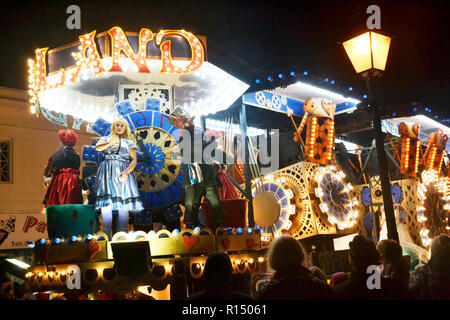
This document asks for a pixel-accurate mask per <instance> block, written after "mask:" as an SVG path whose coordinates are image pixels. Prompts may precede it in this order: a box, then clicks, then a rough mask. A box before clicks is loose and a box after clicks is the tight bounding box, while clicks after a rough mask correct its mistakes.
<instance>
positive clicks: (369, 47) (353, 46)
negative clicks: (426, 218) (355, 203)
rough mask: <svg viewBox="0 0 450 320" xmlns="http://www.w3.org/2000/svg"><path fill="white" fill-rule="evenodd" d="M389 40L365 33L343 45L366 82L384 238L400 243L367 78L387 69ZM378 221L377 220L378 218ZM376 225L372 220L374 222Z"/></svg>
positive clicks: (378, 122) (376, 108)
mask: <svg viewBox="0 0 450 320" xmlns="http://www.w3.org/2000/svg"><path fill="white" fill-rule="evenodd" d="M390 43H391V38H390V37H388V36H385V35H382V34H379V33H376V32H373V31H368V32H366V33H363V34H361V35H359V36H356V37H354V38H352V39H350V40H348V41H345V42H344V43H343V46H344V49H345V51H346V53H347V55H348V57H349V58H350V61H351V63H352V65H353V67H354V68H355V71H356V73H358V74H360V75H361V76H362V77H363V78H364V79H365V81H366V85H367V91H368V92H367V94H368V101H369V104H368V105H369V106H372V112H373V113H372V121H373V127H374V130H375V142H376V147H377V154H378V167H379V170H380V180H381V190H382V193H383V203H384V213H385V216H386V226H387V233H388V234H387V235H388V238H389V239H392V240H395V241H397V242H399V239H398V232H397V223H396V221H395V213H394V205H393V203H392V194H391V183H390V179H389V173H388V165H387V159H386V152H385V149H384V138H383V133H382V131H381V116H380V109H379V106H378V105H375V104H374V103H373V95H372V90H371V88H370V83H369V81H370V78H371V77H376V76H380V75H381V74H382V73H383V71H384V70H385V68H386V62H387V56H388V52H389V45H390ZM374 218H375V215H374ZM377 218H378V217H377ZM374 222H375V221H374Z"/></svg>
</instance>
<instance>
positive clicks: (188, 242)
mask: <svg viewBox="0 0 450 320" xmlns="http://www.w3.org/2000/svg"><path fill="white" fill-rule="evenodd" d="M182 239H183V243H184V246H185V247H186V250H187V252H189V251H191V249H192V247H194V246H195V245H196V244H197V242H198V241H199V240H200V239H199V238H198V237H189V236H188V235H183V237H182Z"/></svg>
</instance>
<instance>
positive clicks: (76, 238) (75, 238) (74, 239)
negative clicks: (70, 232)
mask: <svg viewBox="0 0 450 320" xmlns="http://www.w3.org/2000/svg"><path fill="white" fill-rule="evenodd" d="M70 240H72V242H75V241H77V240H78V237H77V236H72V237H71V238H70Z"/></svg>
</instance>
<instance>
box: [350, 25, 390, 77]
mask: <svg viewBox="0 0 450 320" xmlns="http://www.w3.org/2000/svg"><path fill="white" fill-rule="evenodd" d="M390 43H391V38H390V37H387V36H384V35H382V34H379V33H376V32H373V31H368V32H366V33H363V34H362V35H359V36H357V37H354V38H352V39H350V40H348V41H345V42H344V43H343V46H344V49H345V52H347V55H348V57H349V58H350V61H351V62H352V64H353V67H354V68H355V71H356V73H359V74H361V75H362V76H363V77H364V78H369V77H370V76H377V75H380V74H381V73H382V72H383V71H384V69H385V68H386V62H387V56H388V52H389V45H390Z"/></svg>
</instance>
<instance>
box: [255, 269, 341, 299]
mask: <svg viewBox="0 0 450 320" xmlns="http://www.w3.org/2000/svg"><path fill="white" fill-rule="evenodd" d="M311 299H315V300H326V299H336V295H335V293H334V292H333V290H332V289H331V288H330V287H329V286H328V285H327V284H325V283H323V282H322V281H320V280H318V279H316V278H315V277H314V276H313V275H312V273H311V271H309V270H308V269H307V268H305V267H303V266H301V267H300V268H299V269H298V270H297V272H295V274H292V275H280V274H278V273H275V275H274V276H273V278H272V279H271V280H269V281H268V282H267V283H266V284H263V285H262V286H261V288H260V289H259V291H258V293H257V295H256V300H311Z"/></svg>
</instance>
